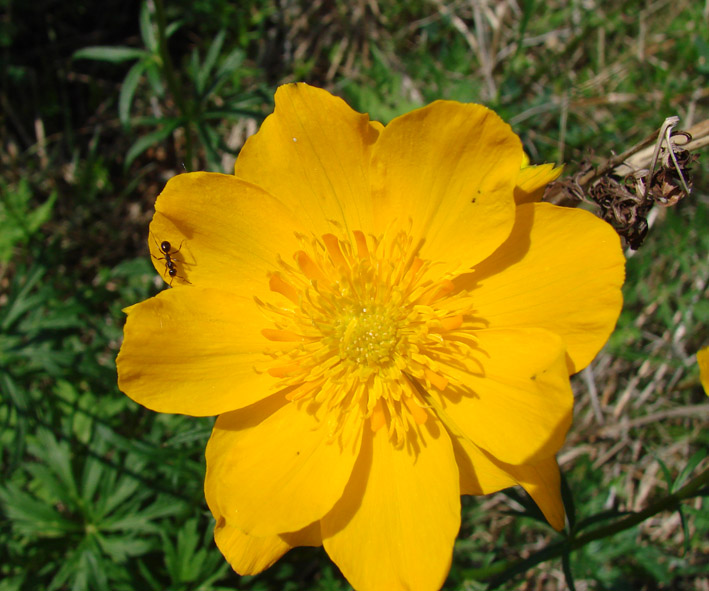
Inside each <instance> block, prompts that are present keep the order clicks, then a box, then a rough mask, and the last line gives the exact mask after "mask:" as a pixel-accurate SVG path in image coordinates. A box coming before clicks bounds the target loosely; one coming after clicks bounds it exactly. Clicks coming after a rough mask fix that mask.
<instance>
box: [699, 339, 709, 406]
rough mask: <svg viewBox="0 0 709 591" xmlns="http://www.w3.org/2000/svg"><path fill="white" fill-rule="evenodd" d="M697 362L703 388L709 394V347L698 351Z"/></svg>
mask: <svg viewBox="0 0 709 591" xmlns="http://www.w3.org/2000/svg"><path fill="white" fill-rule="evenodd" d="M697 363H698V364H699V379H700V381H701V382H702V388H704V391H705V392H706V393H707V395H708V396H709V347H704V348H703V349H700V350H699V351H698V352H697Z"/></svg>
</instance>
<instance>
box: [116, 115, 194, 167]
mask: <svg viewBox="0 0 709 591" xmlns="http://www.w3.org/2000/svg"><path fill="white" fill-rule="evenodd" d="M164 121H165V125H164V127H161V128H160V129H156V130H155V131H152V132H150V133H148V134H146V135H144V136H143V137H141V138H139V139H138V140H137V141H136V142H135V143H134V144H133V145H132V146H131V147H130V149H129V150H128V152H127V154H126V162H125V167H126V168H128V167H129V166H130V165H131V164H132V163H133V160H135V159H136V158H137V157H138V156H140V155H141V154H142V153H143V152H145V150H147V149H148V148H149V147H150V146H154V145H155V144H159V143H160V142H162V141H163V140H165V139H166V138H168V137H169V136H170V134H171V133H172V132H173V131H175V130H176V129H177V128H178V127H179V126H180V125H181V123H182V122H181V121H180V120H179V119H165V120H164Z"/></svg>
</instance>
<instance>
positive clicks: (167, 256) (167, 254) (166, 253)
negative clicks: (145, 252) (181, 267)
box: [150, 237, 192, 287]
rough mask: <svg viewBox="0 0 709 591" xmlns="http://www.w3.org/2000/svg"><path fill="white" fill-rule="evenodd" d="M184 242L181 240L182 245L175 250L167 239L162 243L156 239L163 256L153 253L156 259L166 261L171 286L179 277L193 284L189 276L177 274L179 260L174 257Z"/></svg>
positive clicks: (166, 270)
mask: <svg viewBox="0 0 709 591" xmlns="http://www.w3.org/2000/svg"><path fill="white" fill-rule="evenodd" d="M153 240H155V237H153ZM183 243H184V240H183V241H182V242H180V246H179V247H178V248H177V250H175V251H173V250H172V244H170V243H169V242H168V241H167V240H163V241H162V242H161V243H160V244H158V241H157V240H155V244H156V245H157V246H158V248H159V249H160V252H162V254H163V256H161V257H156V256H155V255H154V254H151V255H150V256H152V257H153V258H154V259H156V260H158V261H165V272H166V273H167V274H168V275H169V276H170V287H172V282H173V280H174V279H175V277H177V278H178V279H182V280H183V281H186V282H187V283H189V284H190V285H192V284H191V283H190V282H189V281H188V280H187V278H185V277H182V276H180V275H178V274H177V261H176V260H175V259H173V258H172V257H174V256H175V255H176V254H177V253H178V252H180V249H181V248H182V244H183Z"/></svg>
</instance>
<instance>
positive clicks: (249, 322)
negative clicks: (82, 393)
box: [116, 286, 274, 416]
mask: <svg viewBox="0 0 709 591" xmlns="http://www.w3.org/2000/svg"><path fill="white" fill-rule="evenodd" d="M125 311H126V312H127V314H128V319H127V320H126V325H125V328H124V340H123V345H122V346H121V350H120V352H119V353H118V359H117V360H116V364H117V366H118V387H119V388H120V389H121V391H123V392H124V393H125V394H127V395H128V396H129V397H130V398H132V399H133V400H135V401H136V402H138V403H139V404H142V405H143V406H146V407H147V408H149V409H151V410H156V411H158V412H172V413H182V414H188V415H194V416H210V415H216V414H219V413H222V412H226V411H229V410H234V409H237V408H241V407H242V406H247V405H249V404H252V403H253V402H255V401H257V400H260V399H262V398H264V397H266V396H269V395H271V394H272V393H273V381H274V380H273V378H272V377H271V376H270V375H268V374H265V373H257V372H256V371H255V369H254V366H255V365H256V364H258V363H263V361H264V359H265V358H264V356H263V350H264V349H266V348H267V347H268V346H272V343H270V341H268V340H267V339H266V338H265V337H264V336H263V335H262V334H261V328H262V327H263V316H262V315H261V314H260V312H259V310H258V308H257V307H256V304H255V303H254V302H253V300H251V299H247V298H245V297H240V296H237V295H235V294H232V293H229V292H225V291H220V290H216V289H203V288H200V287H197V286H193V287H189V288H178V289H169V290H166V291H163V292H161V293H160V294H158V295H157V296H156V297H154V298H151V299H149V300H146V301H144V302H142V303H140V304H136V305H134V306H131V307H130V308H127V309H126V310H125Z"/></svg>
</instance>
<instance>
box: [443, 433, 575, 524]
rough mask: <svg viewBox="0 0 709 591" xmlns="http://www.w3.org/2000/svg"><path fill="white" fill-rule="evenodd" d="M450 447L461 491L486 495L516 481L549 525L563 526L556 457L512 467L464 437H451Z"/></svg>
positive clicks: (513, 484)
mask: <svg viewBox="0 0 709 591" xmlns="http://www.w3.org/2000/svg"><path fill="white" fill-rule="evenodd" d="M453 446H454V449H455V451H456V461H457V462H458V469H459V470H460V492H461V494H466V495H486V494H490V493H494V492H497V491H499V490H502V489H505V488H509V487H511V486H515V485H517V484H519V485H521V486H522V487H523V488H524V489H525V490H526V491H527V492H528V493H529V496H531V497H532V499H534V502H535V503H536V504H537V506H538V507H539V509H540V510H541V511H542V513H543V514H544V517H546V519H547V521H548V522H549V524H550V525H551V526H552V527H553V528H554V529H557V530H561V529H563V527H564V504H563V502H562V500H561V476H560V474H559V466H558V465H557V463H556V458H554V457H551V458H547V459H545V460H542V461H540V462H538V463H536V464H523V465H521V466H514V465H512V464H505V463H504V462H501V461H499V460H498V459H496V458H495V457H493V456H492V455H491V454H489V453H487V452H486V451H484V450H482V449H480V448H479V447H477V446H476V445H474V444H472V443H471V442H470V441H469V440H468V439H465V438H455V439H453Z"/></svg>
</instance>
